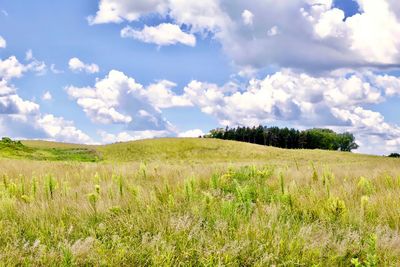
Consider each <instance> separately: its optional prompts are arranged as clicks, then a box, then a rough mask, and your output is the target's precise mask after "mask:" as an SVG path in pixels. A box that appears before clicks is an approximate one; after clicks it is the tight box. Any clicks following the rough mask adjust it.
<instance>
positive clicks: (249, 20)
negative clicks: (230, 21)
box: [242, 9, 254, 25]
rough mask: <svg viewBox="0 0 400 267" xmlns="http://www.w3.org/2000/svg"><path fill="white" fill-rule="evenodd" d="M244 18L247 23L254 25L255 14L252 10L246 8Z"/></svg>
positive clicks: (243, 13)
mask: <svg viewBox="0 0 400 267" xmlns="http://www.w3.org/2000/svg"><path fill="white" fill-rule="evenodd" d="M242 19H243V23H244V24H245V25H253V19H254V14H253V13H252V12H251V11H249V10H247V9H245V10H244V11H243V12H242Z"/></svg>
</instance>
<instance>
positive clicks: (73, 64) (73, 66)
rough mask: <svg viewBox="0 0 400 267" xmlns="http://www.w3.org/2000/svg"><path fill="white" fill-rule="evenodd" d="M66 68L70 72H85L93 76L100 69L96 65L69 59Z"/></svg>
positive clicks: (77, 59)
mask: <svg viewBox="0 0 400 267" xmlns="http://www.w3.org/2000/svg"><path fill="white" fill-rule="evenodd" d="M68 67H69V69H70V70H72V71H76V72H78V71H85V72H87V73H90V74H93V73H97V72H99V71H100V68H99V66H98V65H96V64H94V63H92V64H85V63H84V62H82V61H81V60H80V59H79V58H76V57H74V58H71V59H70V60H69V62H68Z"/></svg>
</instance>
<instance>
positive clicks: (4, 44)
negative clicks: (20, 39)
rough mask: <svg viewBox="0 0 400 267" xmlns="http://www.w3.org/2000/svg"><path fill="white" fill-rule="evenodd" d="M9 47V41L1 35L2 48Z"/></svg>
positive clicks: (0, 44)
mask: <svg viewBox="0 0 400 267" xmlns="http://www.w3.org/2000/svg"><path fill="white" fill-rule="evenodd" d="M6 47H7V42H6V40H5V39H4V38H3V37H2V36H0V48H6Z"/></svg>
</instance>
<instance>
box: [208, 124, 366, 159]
mask: <svg viewBox="0 0 400 267" xmlns="http://www.w3.org/2000/svg"><path fill="white" fill-rule="evenodd" d="M206 137H210V138H218V139H225V140H235V141H242V142H248V143H254V144H259V145H266V146H275V147H280V148H291V149H293V148H303V149H325V150H340V151H347V152H350V151H352V150H354V149H357V148H358V145H357V144H356V143H355V138H354V135H353V134H351V133H342V134H338V133H335V132H334V131H332V130H330V129H310V130H305V131H299V130H296V129H289V128H278V127H270V128H268V127H263V126H261V125H260V126H258V127H253V128H250V127H237V128H229V127H227V128H226V129H222V128H220V129H214V130H211V131H210V134H209V135H208V136H206Z"/></svg>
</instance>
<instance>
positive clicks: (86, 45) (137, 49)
mask: <svg viewBox="0 0 400 267" xmlns="http://www.w3.org/2000/svg"><path fill="white" fill-rule="evenodd" d="M399 96H400V2H399V1H398V0H380V1H376V0H354V1H353V0H335V1H333V0H281V1H275V0H253V1H245V0H203V1H197V0H135V1H131V0H96V1H81V0H68V1H67V0H59V1H50V0H36V1H23V0H1V1H0V136H9V137H12V138H16V139H43V140H55V141H62V142H74V143H75V142H76V143H87V144H106V143H113V142H118V141H128V140H137V139H144V138H155V137H175V136H178V137H197V136H199V135H203V134H205V133H207V132H208V131H209V130H211V129H213V128H217V127H226V126H230V127H235V126H255V125H259V124H262V125H267V126H280V127H286V126H287V127H295V128H298V129H308V128H314V127H325V128H330V129H333V130H335V131H337V132H346V131H347V132H351V133H353V134H354V135H355V136H356V140H357V142H358V144H359V145H360V148H359V149H358V150H357V151H356V152H359V153H369V154H378V155H383V154H388V153H392V152H399V151H400V126H399V125H400V116H398V114H400V98H399Z"/></svg>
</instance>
